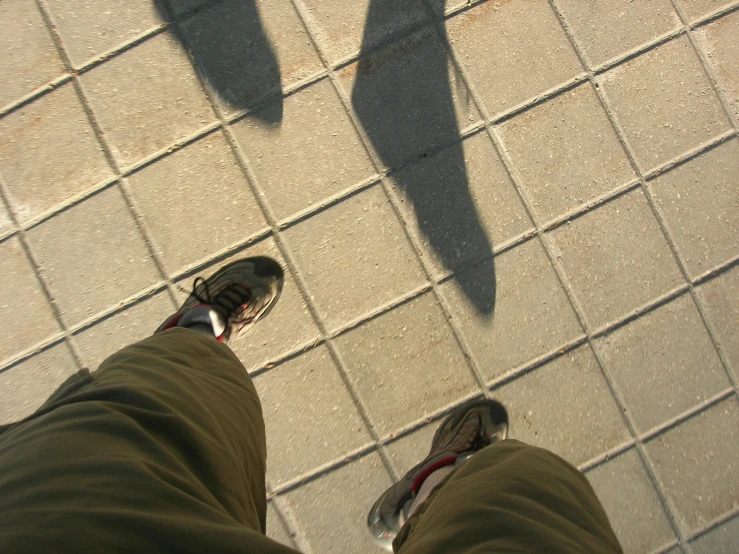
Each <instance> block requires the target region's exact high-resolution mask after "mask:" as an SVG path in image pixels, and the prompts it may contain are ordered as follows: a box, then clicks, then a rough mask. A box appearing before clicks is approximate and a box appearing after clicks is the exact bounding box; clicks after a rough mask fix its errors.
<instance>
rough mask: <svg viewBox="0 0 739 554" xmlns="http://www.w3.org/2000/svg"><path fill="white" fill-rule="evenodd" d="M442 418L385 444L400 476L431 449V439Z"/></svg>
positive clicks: (386, 450)
mask: <svg viewBox="0 0 739 554" xmlns="http://www.w3.org/2000/svg"><path fill="white" fill-rule="evenodd" d="M440 424H441V420H439V421H435V422H433V423H429V424H428V425H424V426H423V427H421V428H420V429H417V430H416V431H413V432H412V433H410V434H408V435H406V436H404V437H403V438H401V439H398V440H396V441H393V442H391V443H389V444H387V445H385V452H386V453H387V455H388V457H389V458H390V463H391V464H392V465H393V469H394V470H395V472H396V473H397V474H398V476H399V477H402V476H403V475H405V474H406V473H407V472H408V471H409V470H410V469H411V468H412V467H414V466H415V465H416V464H417V463H418V462H420V461H421V460H423V459H424V458H425V457H426V455H427V454H428V453H429V450H431V440H432V439H433V438H434V433H436V430H437V429H438V428H439V425H440Z"/></svg>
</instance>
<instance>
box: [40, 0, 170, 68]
mask: <svg viewBox="0 0 739 554" xmlns="http://www.w3.org/2000/svg"><path fill="white" fill-rule="evenodd" d="M48 5H49V10H50V12H51V15H52V18H53V20H54V25H55V26H56V28H57V30H58V32H59V35H60V36H61V38H62V42H63V44H64V48H65V50H66V51H67V54H68V55H69V57H70V59H71V61H72V65H73V66H74V67H81V66H82V65H84V64H85V62H87V61H88V60H89V59H91V58H93V57H95V56H98V55H100V54H102V53H104V52H107V51H108V50H112V49H113V48H115V47H117V46H118V45H121V44H123V43H125V42H128V41H130V40H132V39H134V38H135V37H136V36H138V35H140V34H142V33H144V32H146V31H149V30H152V29H155V28H156V27H159V26H160V25H162V24H163V23H164V22H165V21H166V18H165V17H162V14H160V13H159V11H158V10H157V7H156V2H155V1H153V0H87V1H86V2H77V1H75V0H50V1H49V2H48Z"/></svg>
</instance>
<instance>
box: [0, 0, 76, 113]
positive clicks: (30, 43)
mask: <svg viewBox="0 0 739 554" xmlns="http://www.w3.org/2000/svg"><path fill="white" fill-rule="evenodd" d="M0 52H2V53H3V55H2V57H1V58H0V75H2V76H3V79H2V81H1V82H0V108H2V107H3V106H5V105H6V104H10V103H11V102H13V101H14V100H19V99H20V98H21V97H23V96H25V95H26V94H29V93H30V92H33V91H34V90H35V89H37V88H38V87H41V86H43V85H45V84H46V83H48V82H49V81H51V80H52V79H54V78H56V77H59V76H60V75H62V74H63V73H64V64H63V63H62V59H61V57H59V54H58V53H57V50H56V46H55V45H54V41H53V40H52V38H51V35H50V34H49V31H48V29H47V27H46V24H45V23H44V20H43V17H42V16H41V13H40V12H39V11H38V8H37V7H36V2H34V1H33V0H5V1H4V2H3V3H2V4H0Z"/></svg>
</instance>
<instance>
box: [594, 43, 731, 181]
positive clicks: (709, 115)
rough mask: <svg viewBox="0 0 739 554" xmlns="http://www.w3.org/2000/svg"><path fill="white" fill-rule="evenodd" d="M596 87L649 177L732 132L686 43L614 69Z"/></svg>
mask: <svg viewBox="0 0 739 554" xmlns="http://www.w3.org/2000/svg"><path fill="white" fill-rule="evenodd" d="M655 76H659V78H655ZM598 82H599V83H600V84H601V85H602V87H603V89H604V90H605V93H606V96H607V98H608V100H609V101H610V104H611V106H612V108H613V112H614V114H615V116H616V119H617V120H618V122H619V123H620V124H621V126H622V127H623V130H624V132H625V134H626V138H627V139H628V140H629V142H630V144H631V147H632V148H633V150H634V155H635V156H636V160H637V162H638V163H639V165H640V166H641V168H642V169H643V170H645V171H646V170H648V169H649V168H652V167H654V166H655V165H658V164H661V163H664V162H666V161H668V160H670V159H672V158H674V157H675V156H679V155H680V154H682V153H684V152H686V151H687V150H690V149H691V148H695V147H696V146H698V145H699V144H701V143H702V142H705V141H707V140H709V139H711V138H712V137H714V136H716V135H718V134H720V133H722V132H723V131H727V130H728V129H729V128H730V125H729V121H728V119H727V118H726V114H725V112H724V110H723V108H722V107H721V104H720V102H719V99H718V97H717V96H716V94H715V92H714V91H713V88H712V86H711V82H710V81H709V79H708V77H707V76H706V74H705V72H704V69H703V66H702V65H701V63H700V60H699V59H698V57H697V56H696V54H695V52H694V51H693V48H692V46H691V45H690V42H689V41H688V39H687V38H685V37H681V38H678V39H675V40H672V41H670V42H668V43H667V44H665V45H663V46H660V47H659V48H656V49H655V50H651V51H650V52H647V53H646V54H644V55H642V56H639V57H638V58H635V59H633V60H630V61H628V62H626V63H625V64H623V65H619V66H617V67H615V68H613V69H611V70H610V71H608V72H607V73H605V74H603V75H601V76H600V77H599V78H598Z"/></svg>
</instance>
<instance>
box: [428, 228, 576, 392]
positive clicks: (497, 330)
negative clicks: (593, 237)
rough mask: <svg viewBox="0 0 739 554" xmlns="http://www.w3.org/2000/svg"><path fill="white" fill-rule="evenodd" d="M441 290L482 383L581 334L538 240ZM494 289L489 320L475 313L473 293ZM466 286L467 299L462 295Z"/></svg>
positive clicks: (501, 256) (512, 251)
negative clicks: (479, 371)
mask: <svg viewBox="0 0 739 554" xmlns="http://www.w3.org/2000/svg"><path fill="white" fill-rule="evenodd" d="M494 263H495V269H493V264H492V263H490V262H485V263H482V264H480V265H477V266H475V267H474V268H473V269H471V270H469V271H468V272H467V273H466V274H463V275H462V276H460V277H459V279H458V280H457V281H456V282H455V281H449V282H447V283H445V284H444V285H442V286H441V289H440V290H441V295H442V296H443V297H444V298H445V299H446V302H447V305H448V306H449V307H450V310H451V313H452V318H453V319H454V320H456V323H457V325H458V326H459V328H460V329H461V332H462V334H463V335H464V337H465V340H466V342H467V344H468V347H469V348H470V350H471V353H472V355H473V356H474V357H475V358H476V360H477V362H478V364H479V366H480V370H481V371H482V373H483V376H484V377H485V379H486V380H493V379H495V378H498V377H500V376H502V375H504V374H505V373H506V372H507V371H509V370H511V369H513V368H515V367H517V366H520V365H521V364H523V363H525V362H527V361H529V360H531V359H533V358H536V357H538V356H541V355H543V354H546V353H547V352H551V351H553V350H555V349H556V348H558V347H559V346H562V345H563V344H566V343H567V342H569V341H571V340H573V339H575V338H576V337H578V336H579V335H581V334H582V331H581V329H580V326H579V324H578V322H577V319H576V317H575V313H574V312H573V311H572V307H571V306H570V304H569V302H568V300H567V296H566V295H565V292H564V289H563V288H562V285H561V283H560V282H559V280H558V279H557V275H556V273H555V272H554V270H553V269H552V266H551V265H550V263H549V260H548V258H547V257H546V253H545V252H544V249H543V248H542V247H541V245H540V244H539V242H538V241H536V240H530V241H528V242H526V243H525V244H523V245H521V246H518V247H516V248H514V249H513V250H509V251H508V252H505V253H503V254H500V255H499V256H496V257H495V260H494ZM490 286H493V287H496V290H495V305H494V309H493V311H492V318H485V317H484V315H483V314H480V312H479V310H476V304H479V302H477V301H476V298H477V297H476V295H475V293H474V290H475V288H474V287H477V290H478V291H479V295H481V296H483V297H485V296H487V294H488V293H487V289H488V287H490ZM463 287H466V288H467V289H468V291H470V293H471V294H469V295H468V294H465V293H464V288H463Z"/></svg>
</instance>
